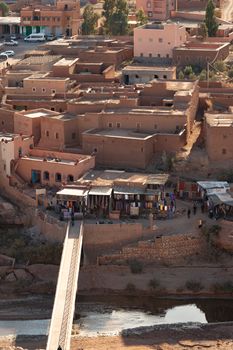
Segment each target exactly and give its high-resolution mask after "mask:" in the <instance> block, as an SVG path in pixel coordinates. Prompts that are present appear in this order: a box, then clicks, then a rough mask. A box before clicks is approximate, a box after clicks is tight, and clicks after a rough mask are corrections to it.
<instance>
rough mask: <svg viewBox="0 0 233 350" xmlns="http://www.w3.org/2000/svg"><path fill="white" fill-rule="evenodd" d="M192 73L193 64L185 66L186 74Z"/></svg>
mask: <svg viewBox="0 0 233 350" xmlns="http://www.w3.org/2000/svg"><path fill="white" fill-rule="evenodd" d="M190 74H193V68H192V66H186V67H185V68H184V75H186V76H189V75H190Z"/></svg>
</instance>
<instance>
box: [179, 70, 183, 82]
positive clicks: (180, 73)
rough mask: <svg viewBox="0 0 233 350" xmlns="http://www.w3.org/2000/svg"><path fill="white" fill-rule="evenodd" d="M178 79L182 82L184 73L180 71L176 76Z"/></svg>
mask: <svg viewBox="0 0 233 350" xmlns="http://www.w3.org/2000/svg"><path fill="white" fill-rule="evenodd" d="M178 79H179V80H184V73H183V72H182V70H181V71H180V72H179V74H178Z"/></svg>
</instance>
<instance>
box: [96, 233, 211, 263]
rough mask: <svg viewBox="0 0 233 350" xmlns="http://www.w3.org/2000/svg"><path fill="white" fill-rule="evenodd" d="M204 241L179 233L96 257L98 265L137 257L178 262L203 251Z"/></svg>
mask: <svg viewBox="0 0 233 350" xmlns="http://www.w3.org/2000/svg"><path fill="white" fill-rule="evenodd" d="M204 248H205V242H204V240H203V239H202V238H201V236H199V235H194V234H180V235H175V236H163V237H161V238H156V239H155V241H154V242H150V241H145V242H143V241H142V242H139V243H138V245H137V246H136V247H124V248H123V249H122V251H121V252H120V254H113V255H105V256H102V257H99V258H98V264H99V265H108V264H119V263H121V264H122V263H125V264H127V261H128V260H131V259H137V260H140V261H142V262H145V263H154V262H157V263H160V262H161V263H171V264H174V263H176V264H177V263H180V262H182V260H183V259H184V258H186V257H188V256H192V255H195V254H200V253H202V252H204Z"/></svg>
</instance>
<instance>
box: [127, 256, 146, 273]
mask: <svg viewBox="0 0 233 350" xmlns="http://www.w3.org/2000/svg"><path fill="white" fill-rule="evenodd" d="M128 263H129V266H130V271H131V272H132V273H135V274H136V273H142V270H143V264H142V263H141V261H138V260H136V259H132V260H129V262H128Z"/></svg>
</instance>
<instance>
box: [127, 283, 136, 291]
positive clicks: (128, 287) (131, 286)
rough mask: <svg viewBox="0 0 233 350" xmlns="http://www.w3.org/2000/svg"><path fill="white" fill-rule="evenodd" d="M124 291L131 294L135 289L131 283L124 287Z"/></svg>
mask: <svg viewBox="0 0 233 350" xmlns="http://www.w3.org/2000/svg"><path fill="white" fill-rule="evenodd" d="M125 290H126V291H127V292H129V293H133V292H135V290H136V287H135V285H134V284H133V283H128V284H127V285H126V287H125Z"/></svg>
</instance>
